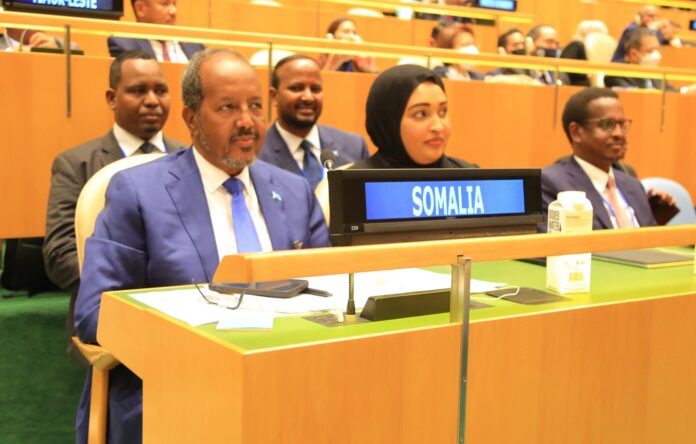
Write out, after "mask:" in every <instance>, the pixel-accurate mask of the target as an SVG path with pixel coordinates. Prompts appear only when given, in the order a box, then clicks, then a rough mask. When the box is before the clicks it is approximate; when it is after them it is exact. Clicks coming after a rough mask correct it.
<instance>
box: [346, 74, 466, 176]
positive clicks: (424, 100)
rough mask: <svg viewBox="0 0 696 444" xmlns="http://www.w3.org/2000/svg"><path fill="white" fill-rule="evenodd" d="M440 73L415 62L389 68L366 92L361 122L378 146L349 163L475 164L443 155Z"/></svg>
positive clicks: (446, 126)
mask: <svg viewBox="0 0 696 444" xmlns="http://www.w3.org/2000/svg"><path fill="white" fill-rule="evenodd" d="M447 107H448V104H447V96H446V95H445V85H444V84H443V83H442V79H440V77H439V76H438V75H437V74H435V73H434V72H433V71H431V70H429V69H427V68H423V67H422V66H416V65H399V66H394V67H392V68H389V69H388V70H386V71H384V72H383V73H382V74H380V75H379V76H378V77H377V79H375V81H374V83H373V84H372V87H371V88H370V92H369V94H368V96H367V104H366V106H365V111H366V117H365V127H366V129H367V133H368V134H369V135H370V139H371V140H372V143H374V144H375V146H377V152H376V153H375V154H374V155H372V157H370V158H369V159H367V160H362V161H360V162H357V163H356V164H355V165H353V167H352V168H356V169H378V168H476V165H474V164H471V163H469V162H466V161H464V160H460V159H456V158H454V157H448V156H446V155H445V150H446V149H447V142H448V141H449V135H450V118H449V114H448V113H447Z"/></svg>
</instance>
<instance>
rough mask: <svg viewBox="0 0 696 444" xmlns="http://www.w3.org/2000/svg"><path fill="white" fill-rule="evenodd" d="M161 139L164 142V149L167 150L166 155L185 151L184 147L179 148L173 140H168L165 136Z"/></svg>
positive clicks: (178, 144) (177, 143) (179, 145)
mask: <svg viewBox="0 0 696 444" xmlns="http://www.w3.org/2000/svg"><path fill="white" fill-rule="evenodd" d="M162 139H163V140H164V147H165V148H167V153H174V152H176V151H180V150H182V149H186V147H185V146H181V144H180V143H179V142H177V141H176V140H174V139H170V138H169V137H167V136H164V135H163V136H162Z"/></svg>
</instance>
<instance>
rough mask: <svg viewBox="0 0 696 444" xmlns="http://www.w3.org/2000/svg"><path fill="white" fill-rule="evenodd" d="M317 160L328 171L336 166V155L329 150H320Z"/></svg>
mask: <svg viewBox="0 0 696 444" xmlns="http://www.w3.org/2000/svg"><path fill="white" fill-rule="evenodd" d="M319 161H320V162H321V164H322V165H323V166H324V168H326V169H327V170H329V171H331V170H333V169H334V167H335V166H336V157H334V153H333V151H331V150H321V154H320V155H319Z"/></svg>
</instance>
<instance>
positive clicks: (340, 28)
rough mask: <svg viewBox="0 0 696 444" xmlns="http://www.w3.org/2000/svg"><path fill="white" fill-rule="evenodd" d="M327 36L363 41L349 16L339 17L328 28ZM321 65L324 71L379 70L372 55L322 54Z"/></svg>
mask: <svg viewBox="0 0 696 444" xmlns="http://www.w3.org/2000/svg"><path fill="white" fill-rule="evenodd" d="M326 38H328V39H333V40H342V41H346V42H356V43H360V42H362V39H361V38H360V36H359V35H358V29H357V27H356V26H355V23H354V22H353V21H352V20H351V19H348V18H345V17H341V18H337V19H336V20H334V21H333V22H331V24H330V25H329V27H328V28H327V30H326ZM318 62H319V66H321V69H322V70H323V71H343V72H377V71H378V69H377V66H375V61H374V60H373V59H372V57H363V56H351V55H343V54H322V55H321V56H320V57H319V60H318Z"/></svg>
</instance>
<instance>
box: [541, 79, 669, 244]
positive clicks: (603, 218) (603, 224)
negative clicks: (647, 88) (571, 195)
mask: <svg viewBox="0 0 696 444" xmlns="http://www.w3.org/2000/svg"><path fill="white" fill-rule="evenodd" d="M562 119H563V130H564V131H565V133H566V137H567V138H568V141H569V142H570V145H571V147H572V150H573V156H572V157H571V158H569V159H567V160H565V161H561V162H559V163H556V164H554V165H552V166H550V167H547V168H544V169H543V170H542V172H541V187H542V200H543V208H544V217H546V214H547V210H548V206H549V204H551V202H553V201H554V200H556V197H557V195H558V193H559V192H561V191H584V192H585V193H586V195H587V199H589V201H590V202H591V203H592V208H593V210H594V211H593V213H594V215H593V216H594V219H593V222H592V226H593V229H595V230H597V229H605V228H633V227H644V226H651V225H656V222H655V219H654V217H653V214H652V210H651V208H650V203H649V202H648V198H649V197H650V196H651V195H652V194H653V193H652V192H649V194H648V195H646V193H645V190H644V189H643V187H642V185H641V184H640V182H639V181H638V180H637V179H635V178H634V177H631V176H629V175H627V174H625V173H623V172H622V171H619V170H617V169H615V168H613V166H612V165H613V164H614V163H615V162H617V161H619V160H621V159H623V157H624V155H625V153H626V144H627V140H626V134H627V133H628V130H629V129H630V128H631V120H628V119H626V117H625V116H624V111H623V107H622V106H621V102H620V101H619V97H618V95H617V94H616V92H614V91H612V90H610V89H605V88H587V89H584V90H582V91H580V92H578V93H576V94H574V95H573V96H571V98H570V99H568V102H567V103H566V105H565V108H564V110H563V117H562ZM654 194H655V195H657V196H658V199H660V200H663V201H665V203H666V204H668V205H672V204H674V199H673V198H672V197H671V196H668V195H666V194H662V193H654ZM543 228H544V229H545V228H546V225H545V224H544V227H543Z"/></svg>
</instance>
